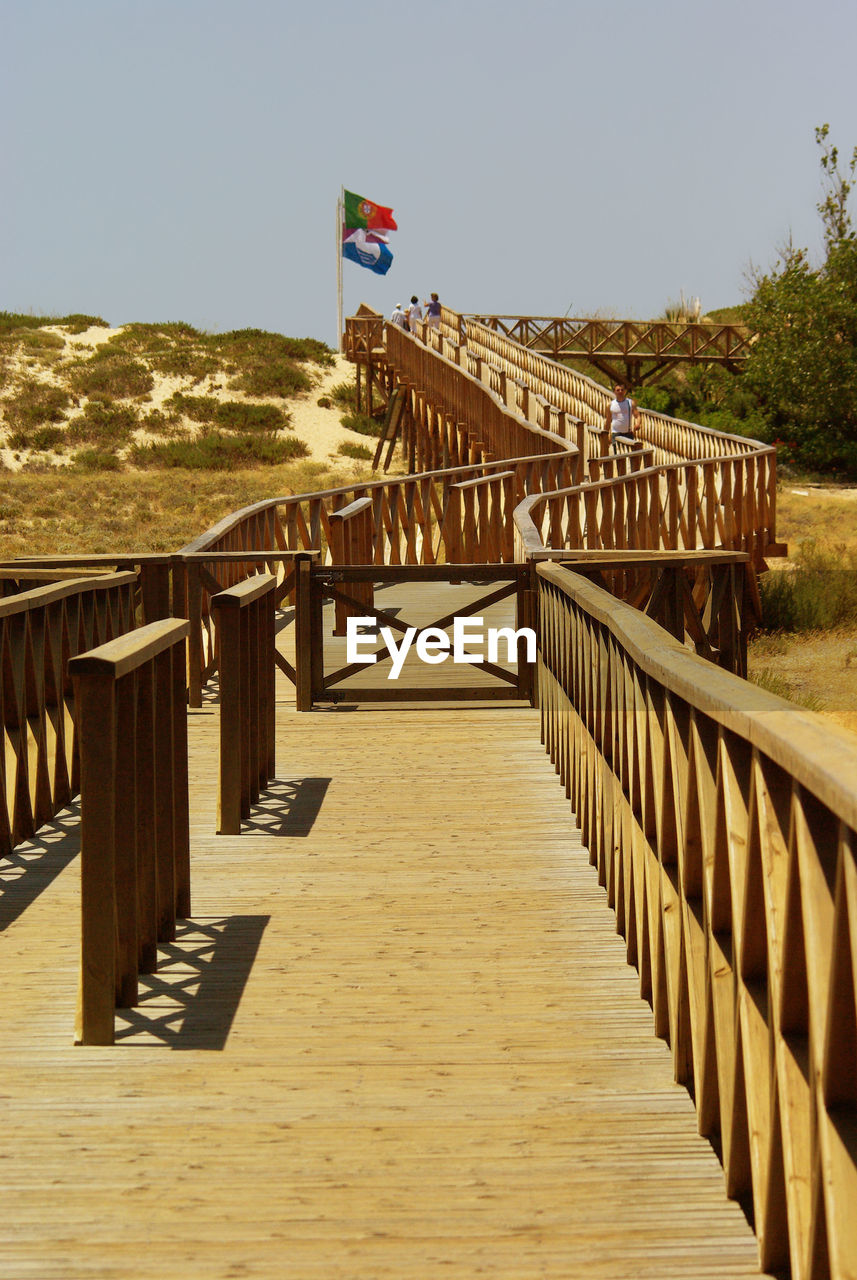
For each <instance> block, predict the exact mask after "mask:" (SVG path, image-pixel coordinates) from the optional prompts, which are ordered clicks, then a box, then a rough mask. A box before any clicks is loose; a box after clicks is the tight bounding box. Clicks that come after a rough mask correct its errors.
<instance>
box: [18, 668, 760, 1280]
mask: <svg viewBox="0 0 857 1280" xmlns="http://www.w3.org/2000/svg"><path fill="white" fill-rule="evenodd" d="M291 699H292V691H291V689H290V687H289V686H287V684H286V683H285V682H283V684H282V685H281V687H280V689H279V698H278V706H277V750H278V768H277V779H276V781H275V782H274V783H273V784H272V785H271V787H270V788H269V790H268V791H267V792H266V793H265V795H264V796H263V799H262V802H261V803H260V804H259V806H258V807H257V808H255V809H254V811H253V813H252V816H251V818H250V819H249V821H248V822H246V823H245V825H244V830H243V832H242V834H241V835H240V836H235V837H226V836H217V835H216V834H215V831H214V825H215V822H214V815H215V810H216V794H215V791H216V774H217V768H216V759H217V735H218V707H217V704H216V702H215V701H213V700H208V701H205V702H204V704H203V706H202V708H201V709H199V710H198V711H194V712H191V714H190V721H189V735H190V777H191V805H192V813H191V822H192V831H191V841H192V842H191V848H192V883H193V906H192V912H193V914H192V919H191V920H189V921H188V922H186V923H185V924H184V925H182V926H181V927H180V930H179V936H178V938H177V940H176V942H175V944H172V945H170V946H168V947H166V948H164V949H163V950H162V952H161V955H162V964H161V968H160V970H159V972H158V973H157V974H156V975H154V976H152V977H149V978H144V979H142V983H143V998H142V1002H141V1004H140V1005H139V1006H138V1007H136V1008H134V1009H132V1010H126V1011H119V1012H118V1014H117V1044H116V1045H115V1046H114V1047H111V1048H80V1047H77V1048H75V1047H74V1046H73V1045H72V1029H73V1010H74V1002H75V989H76V983H77V958H78V914H77V913H78V875H77V859H76V856H75V855H76V845H77V836H76V831H75V823H74V816H73V814H72V813H69V814H68V815H63V816H61V817H60V819H59V820H58V821H57V822H56V823H54V824H52V825H51V826H50V827H48V828H45V829H43V830H42V831H41V832H40V833H39V837H38V838H37V839H36V840H35V841H33V842H31V844H30V845H28V846H25V847H24V849H23V850H22V851H19V852H18V853H16V858H15V862H14V864H13V867H12V871H11V873H10V874H9V875H8V876H7V877H6V879H5V883H4V885H3V889H4V894H3V899H2V906H3V914H2V919H0V925H2V926H3V930H2V933H0V965H2V972H3V975H4V989H5V991H6V998H5V1000H4V1004H3V1010H2V1015H0V1017H2V1041H1V1042H2V1050H0V1055H2V1077H3V1088H2V1092H3V1094H4V1100H3V1111H4V1120H3V1139H2V1148H0V1149H2V1154H3V1174H4V1176H3V1191H4V1215H3V1216H4V1226H3V1230H2V1242H0V1273H2V1275H3V1276H4V1277H8V1278H9V1280H36V1278H38V1280H84V1277H85V1280H93V1278H95V1277H98V1278H99V1280H120V1278H121V1280H153V1278H154V1277H164V1276H168V1275H169V1276H179V1277H182V1278H183V1280H197V1277H199V1278H200V1280H201V1278H202V1277H205V1278H206V1280H212V1278H218V1277H223V1278H225V1277H236V1276H246V1277H264V1278H265V1280H282V1278H283V1277H286V1276H294V1277H301V1278H302V1280H303V1278H306V1280H310V1278H312V1277H319V1278H321V1277H324V1278H325V1280H342V1278H344V1277H348V1278H360V1280H364V1278H365V1280H370V1278H371V1280H385V1278H387V1277H391V1278H393V1277H395V1280H415V1278H417V1277H419V1278H421V1280H422V1278H425V1280H428V1278H429V1277H437V1276H440V1275H443V1276H446V1277H453V1278H456V1280H470V1278H472V1277H474V1276H477V1275H479V1276H490V1277H508V1278H509V1280H511V1278H512V1277H514V1280H525V1278H527V1277H557V1280H559V1278H561V1280H569V1277H572V1276H578V1275H580V1276H582V1275H586V1276H590V1277H599V1278H601V1277H615V1278H616V1280H630V1278H631V1277H635V1278H637V1277H651V1278H652V1280H655V1278H657V1280H665V1278H667V1277H673V1276H674V1277H685V1278H686V1277H691V1276H692V1277H712V1278H713V1277H721V1276H722V1277H726V1276H728V1277H730V1280H739V1278H743V1277H748V1278H749V1277H750V1276H756V1275H758V1269H757V1262H756V1259H757V1246H756V1241H755V1239H754V1236H753V1233H752V1231H751V1228H750V1226H749V1225H748V1223H747V1221H746V1220H745V1218H744V1216H743V1214H742V1212H741V1209H740V1208H739V1207H738V1206H737V1205H736V1204H735V1203H733V1202H730V1201H728V1200H727V1199H726V1196H725V1193H724V1185H723V1173H722V1170H721V1167H720V1165H719V1163H718V1160H717V1157H716V1155H715V1152H714V1151H713V1150H712V1148H711V1147H710V1146H709V1144H708V1143H707V1142H706V1141H705V1140H703V1139H702V1138H700V1137H699V1136H698V1135H697V1132H696V1117H695V1113H694V1107H693V1103H692V1101H691V1099H690V1097H689V1095H688V1094H687V1092H686V1091H685V1089H684V1088H682V1087H681V1086H679V1085H677V1084H675V1083H673V1079H672V1066H671V1060H670V1054H669V1050H668V1049H667V1047H666V1046H665V1045H664V1044H663V1043H662V1042H661V1041H659V1040H657V1039H655V1037H654V1036H653V1035H652V1024H651V1011H650V1009H649V1008H648V1006H647V1005H646V1004H645V1003H644V1002H643V1001H642V1000H641V999H640V997H639V988H638V982H639V980H638V977H637V975H636V973H635V972H634V970H633V969H631V968H629V967H628V965H627V964H626V960H625V945H624V943H623V941H622V939H621V938H619V937H618V936H617V934H616V932H615V918H614V915H613V912H612V911H611V910H609V909H608V906H607V904H606V899H605V894H604V891H603V889H601V888H600V887H599V886H598V884H597V878H596V873H595V870H594V869H593V867H592V866H591V865H590V861H589V856H588V854H587V852H586V850H585V849H583V848H582V847H581V845H580V842H579V836H578V834H577V832H576V830H575V828H574V822H573V816H572V815H571V814H570V812H569V808H568V802H567V801H566V799H565V797H564V794H563V789H562V787H561V786H559V785H558V783H557V780H556V777H555V773H554V769H553V766H552V765H551V763H550V761H549V759H548V758H547V756H546V755H545V752H544V748H543V747H542V745H541V743H540V741H539V721H538V713H537V712H535V711H532V710H530V709H529V708H524V707H521V706H513V705H508V704H507V705H502V706H501V705H482V706H475V705H474V706H468V705H466V704H465V705H463V706H458V707H455V708H454V709H453V708H445V707H442V706H438V707H433V706H428V707H423V708H421V709H419V710H416V709H411V708H408V707H407V706H398V707H391V708H379V707H378V706H372V707H369V706H356V707H354V708H353V709H337V710H318V711H315V712H313V713H311V714H305V715H297V714H296V713H295V710H294V702H293V701H292V700H291Z"/></svg>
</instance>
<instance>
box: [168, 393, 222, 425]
mask: <svg viewBox="0 0 857 1280" xmlns="http://www.w3.org/2000/svg"><path fill="white" fill-rule="evenodd" d="M219 403H220V401H219V400H218V399H217V398H216V396H191V395H186V394H185V392H183V391H175V392H174V393H173V394H172V395H171V396H170V398H169V400H167V401H165V404H166V405H167V407H168V408H169V409H170V410H174V411H175V412H176V413H182V414H184V416H185V417H186V418H190V420H191V422H213V421H214V415H215V414H216V412H217V406H218V404H219Z"/></svg>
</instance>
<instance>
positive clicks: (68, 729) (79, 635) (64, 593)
mask: <svg viewBox="0 0 857 1280" xmlns="http://www.w3.org/2000/svg"><path fill="white" fill-rule="evenodd" d="M136 586H137V575H136V574H135V573H111V574H104V575H102V576H99V577H88V578H78V579H72V580H69V581H65V582H61V583H55V584H52V585H46V586H42V587H36V588H34V589H33V590H31V591H26V592H23V593H21V594H18V595H11V596H7V597H5V598H4V599H3V600H2V601H0V662H2V680H0V708H2V711H0V716H1V717H2V726H3V731H4V734H5V741H6V749H5V750H4V751H3V753H2V754H0V856H4V857H5V856H6V855H8V854H9V853H10V851H11V850H12V849H13V848H14V847H15V845H17V844H20V843H21V841H23V840H27V839H30V838H31V837H32V836H33V835H34V834H35V832H36V830H37V828H38V827H40V826H41V825H42V824H43V823H45V822H48V821H50V819H51V818H53V817H54V816H55V815H56V814H57V813H59V811H60V810H61V809H63V808H65V806H66V805H67V804H68V803H69V801H70V800H71V799H72V798H73V797H74V796H75V795H76V794H77V791H78V756H77V741H76V737H75V706H74V699H73V695H72V683H71V678H70V676H69V672H68V661H69V658H70V657H74V655H75V654H78V653H81V652H82V651H84V650H86V649H89V648H91V647H92V646H93V645H98V644H101V643H102V642H103V641H105V640H109V639H111V638H112V637H114V636H119V635H122V634H124V633H125V632H126V631H130V630H131V628H132V627H133V626H134V622H135V620H134V592H135V589H136Z"/></svg>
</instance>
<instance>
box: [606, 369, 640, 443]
mask: <svg viewBox="0 0 857 1280" xmlns="http://www.w3.org/2000/svg"><path fill="white" fill-rule="evenodd" d="M613 396H614V399H613V400H611V401H610V405H609V407H608V409H607V412H606V413H605V415H604V427H605V430H607V431H609V432H610V445H611V448H612V446H613V445H615V444H616V442H617V441H619V440H624V441H627V442H628V443H629V444H632V443H633V441H634V435H635V433H636V432H637V431H639V429H640V410H639V408H638V406H637V402H636V400H632V399H631V398H630V396H629V395H628V388H627V387H626V386H625V385H624V383H622V382H617V383H616V386H615V387H614V388H613Z"/></svg>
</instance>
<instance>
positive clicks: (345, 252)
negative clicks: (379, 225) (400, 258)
mask: <svg viewBox="0 0 857 1280" xmlns="http://www.w3.org/2000/svg"><path fill="white" fill-rule="evenodd" d="M385 241H386V236H384V235H383V233H382V234H381V235H379V234H377V233H375V232H373V231H366V230H365V229H364V228H363V227H355V228H351V227H343V230H342V256H343V258H348V259H349V260H350V261H351V262H356V263H357V265H358V266H361V267H368V268H369V270H370V271H374V272H375V273H376V275H379V276H383V275H386V274H387V272H388V271H389V270H390V264H391V263H392V261H393V255H392V253H391V252H390V250H389V249H388V248H387V245H386V243H385Z"/></svg>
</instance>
